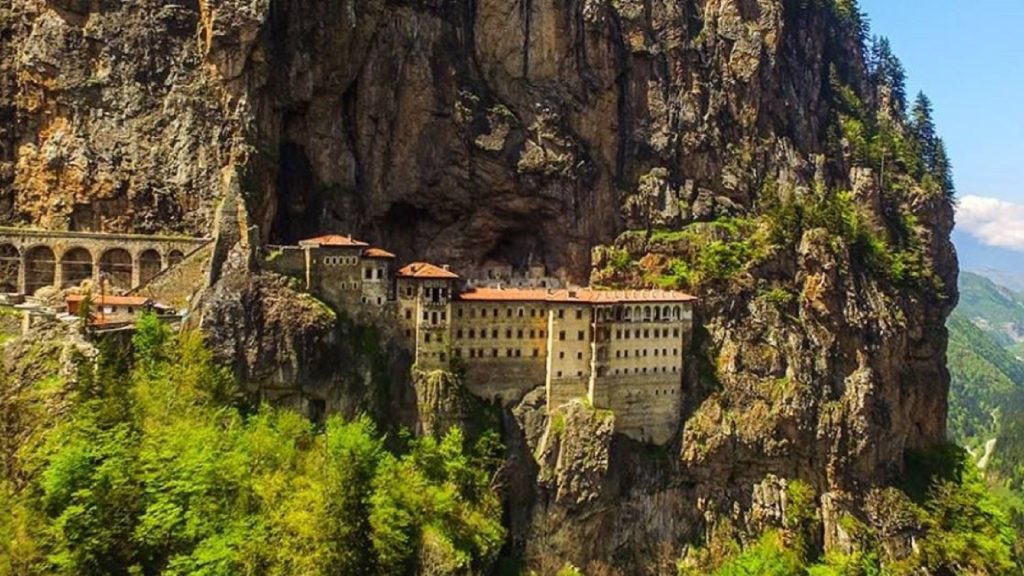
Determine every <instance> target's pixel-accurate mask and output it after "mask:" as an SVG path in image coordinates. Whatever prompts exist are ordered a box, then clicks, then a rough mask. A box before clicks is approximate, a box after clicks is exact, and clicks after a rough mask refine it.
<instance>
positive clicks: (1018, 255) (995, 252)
mask: <svg viewBox="0 0 1024 576" xmlns="http://www.w3.org/2000/svg"><path fill="white" fill-rule="evenodd" d="M953 243H954V244H955V245H956V251H957V256H958V257H959V259H960V268H961V269H963V270H966V271H968V272H975V273H978V274H982V275H984V276H986V277H988V278H991V279H992V280H994V281H995V282H996V283H998V284H1000V285H1002V286H1006V287H1008V288H1012V289H1014V290H1018V291H1024V252H1018V251H1016V250H1009V249H1006V248H996V247H993V246H986V245H984V244H982V243H981V242H978V240H976V239H975V238H974V237H973V236H971V235H970V234H967V233H964V232H961V231H955V232H953Z"/></svg>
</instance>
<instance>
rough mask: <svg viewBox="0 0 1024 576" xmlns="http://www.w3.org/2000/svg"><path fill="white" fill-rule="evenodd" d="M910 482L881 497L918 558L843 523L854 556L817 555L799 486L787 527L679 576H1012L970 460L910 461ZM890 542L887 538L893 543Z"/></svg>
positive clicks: (809, 503) (805, 493) (1005, 532)
mask: <svg viewBox="0 0 1024 576" xmlns="http://www.w3.org/2000/svg"><path fill="white" fill-rule="evenodd" d="M907 470H908V472H909V474H910V475H909V477H908V479H907V482H906V485H905V486H903V487H901V488H890V489H888V490H885V491H882V492H881V493H879V498H880V499H881V500H882V502H883V503H882V505H881V506H880V507H879V508H880V509H881V510H882V511H883V512H882V513H884V514H885V515H886V516H887V518H886V519H885V520H890V519H892V518H902V519H903V520H904V523H905V524H907V525H908V526H907V528H908V529H909V532H908V535H909V534H910V533H913V534H914V535H915V536H916V541H917V548H918V550H919V552H918V553H916V554H910V555H909V556H906V557H890V556H888V552H887V551H886V550H885V549H884V548H882V547H880V546H879V545H878V543H879V542H880V539H879V538H878V536H879V535H878V534H875V533H874V531H873V530H872V529H871V528H869V527H868V526H867V525H865V524H863V523H861V522H860V521H858V520H856V519H854V518H844V520H843V523H844V525H845V526H846V527H847V528H848V532H849V533H850V534H851V535H853V536H854V537H855V540H856V541H858V542H860V548H861V549H860V550H859V551H857V552H855V553H853V554H848V555H846V554H835V553H833V554H828V555H823V556H821V555H817V553H816V551H815V550H814V549H813V547H812V546H810V545H809V542H810V540H808V539H807V536H808V535H809V534H811V533H813V532H814V530H815V526H816V519H815V518H814V517H813V515H812V514H813V512H812V511H813V510H814V500H813V498H814V494H813V492H812V491H811V490H810V487H809V486H807V485H806V484H802V483H799V482H796V483H790V485H789V488H788V489H787V496H788V502H789V504H788V507H787V508H788V509H787V518H786V522H785V525H784V526H783V527H780V528H775V529H770V530H768V531H766V532H765V533H764V534H762V535H761V537H760V538H759V539H757V540H755V541H754V542H751V543H750V544H748V545H747V546H738V545H736V544H735V543H732V544H730V543H728V542H726V543H723V542H716V543H713V545H712V546H710V547H709V548H708V549H703V550H698V551H696V552H695V553H691V554H690V555H689V556H688V557H687V558H686V559H685V560H683V561H681V562H680V566H679V573H680V575H684V576H689V575H696V574H714V575H715V576H740V575H742V576H754V575H765V574H767V575H779V576H783V575H785V576H790V575H808V576H833V575H835V576H840V575H841V576H851V575H852V576H875V575H881V574H886V575H889V574H891V575H910V574H1010V573H1014V570H1015V569H1016V566H1017V560H1018V557H1017V556H1016V553H1015V536H1014V531H1013V529H1012V528H1011V525H1010V522H1009V518H1008V516H1007V514H1006V513H1005V512H1004V510H1003V508H1002V507H1001V505H1000V503H999V502H998V500H997V499H996V498H995V497H994V496H993V495H992V493H991V492H990V491H989V490H988V487H987V486H986V484H985V482H984V481H983V479H982V477H981V474H980V473H979V472H978V470H977V469H976V468H975V467H974V466H973V465H972V464H971V462H970V459H969V458H968V456H967V454H966V453H965V452H964V451H962V450H960V449H959V448H956V447H954V446H946V447H940V448H938V449H935V450H931V451H928V452H919V453H911V454H910V455H908V462H907ZM890 536H891V535H890Z"/></svg>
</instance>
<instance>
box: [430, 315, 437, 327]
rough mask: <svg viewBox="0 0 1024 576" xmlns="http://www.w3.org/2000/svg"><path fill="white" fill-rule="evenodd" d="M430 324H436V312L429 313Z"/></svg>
mask: <svg viewBox="0 0 1024 576" xmlns="http://www.w3.org/2000/svg"><path fill="white" fill-rule="evenodd" d="M430 323H431V324H434V325H436V324H437V312H431V313H430Z"/></svg>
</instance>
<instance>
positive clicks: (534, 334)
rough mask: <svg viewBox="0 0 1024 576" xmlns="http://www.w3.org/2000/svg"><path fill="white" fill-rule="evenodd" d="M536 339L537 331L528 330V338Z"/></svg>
mask: <svg viewBox="0 0 1024 576" xmlns="http://www.w3.org/2000/svg"><path fill="white" fill-rule="evenodd" d="M536 337H537V331H536V330H530V338H536Z"/></svg>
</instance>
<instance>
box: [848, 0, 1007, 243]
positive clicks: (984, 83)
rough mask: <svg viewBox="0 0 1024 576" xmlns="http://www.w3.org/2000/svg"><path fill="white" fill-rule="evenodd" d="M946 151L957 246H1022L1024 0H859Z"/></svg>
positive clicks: (874, 32)
mask: <svg viewBox="0 0 1024 576" xmlns="http://www.w3.org/2000/svg"><path fill="white" fill-rule="evenodd" d="M860 6H861V10H862V11H864V12H865V13H867V15H868V20H869V21H870V23H871V31H872V33H873V34H877V35H881V36H887V37H888V38H889V41H890V42H891V43H892V46H893V51H894V52H895V53H896V55H897V56H899V58H900V60H902V61H903V65H904V67H905V68H906V69H907V92H908V94H911V95H915V94H917V92H918V91H919V90H923V91H924V92H925V93H926V94H928V96H929V97H930V98H931V100H932V104H933V106H934V108H935V121H936V124H937V126H938V129H939V132H940V134H941V135H942V137H943V139H944V140H945V141H946V145H947V147H948V149H949V153H950V157H951V158H952V161H953V168H954V174H955V179H956V186H957V195H958V197H959V199H960V200H959V207H958V209H957V234H956V237H955V238H956V240H957V242H958V244H960V243H962V242H963V243H966V242H968V241H970V242H976V243H978V244H980V245H982V246H990V247H994V248H1002V249H1008V250H1011V251H1018V252H1024V185H1022V184H1021V182H1020V180H1021V178H1020V175H1021V162H1022V161H1024V103H1022V102H1021V97H1022V93H1024V53H1022V51H1021V47H1022V46H1021V42H1020V28H1021V24H1022V23H1024V0H860Z"/></svg>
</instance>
